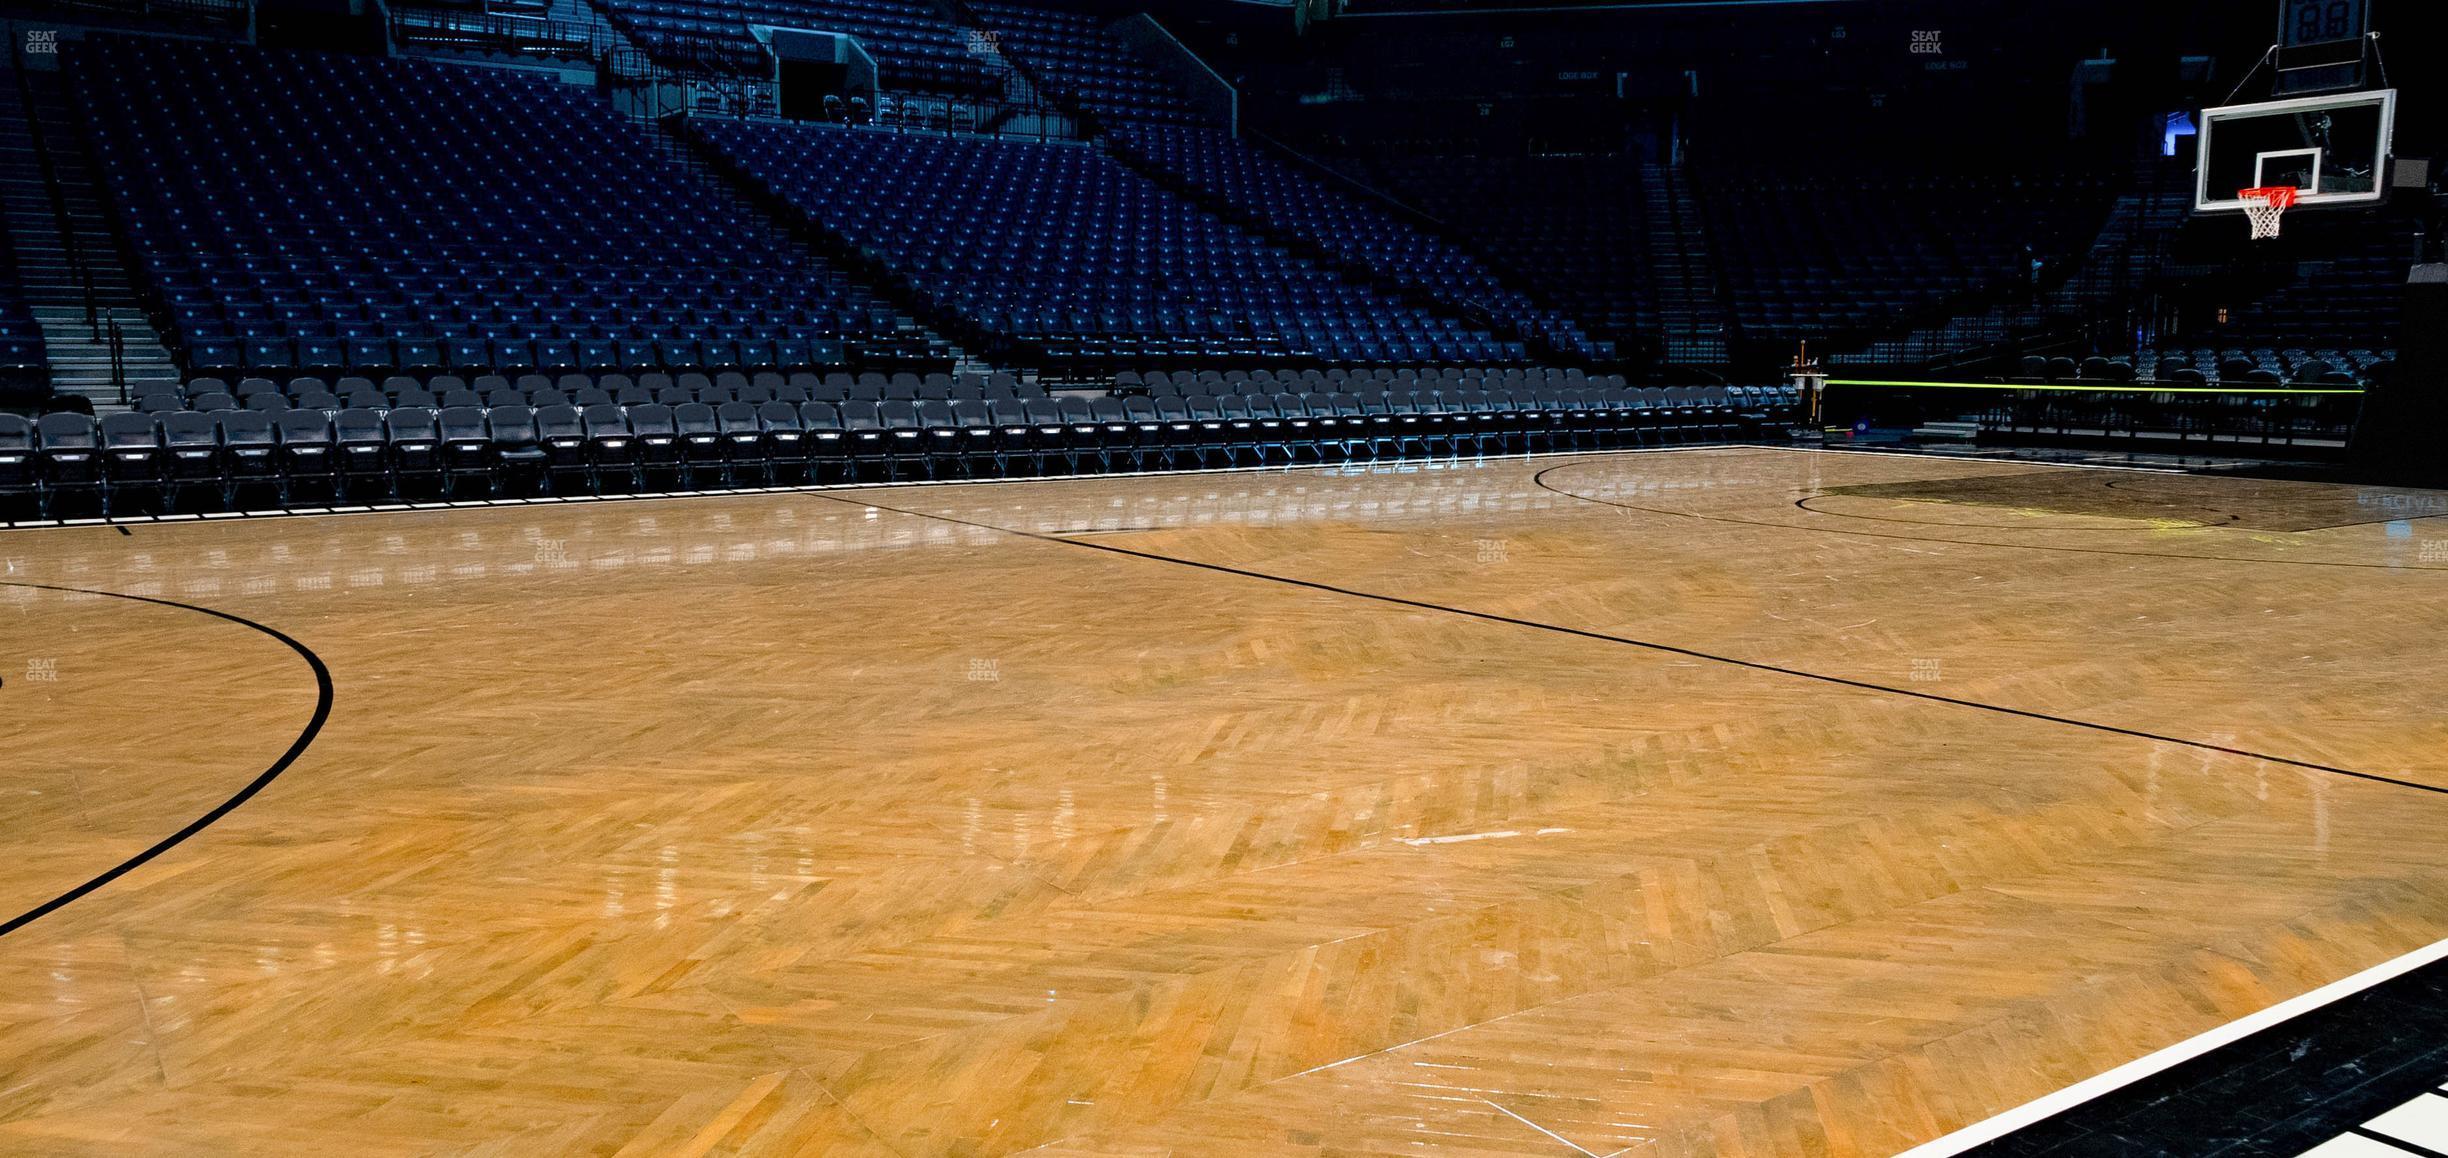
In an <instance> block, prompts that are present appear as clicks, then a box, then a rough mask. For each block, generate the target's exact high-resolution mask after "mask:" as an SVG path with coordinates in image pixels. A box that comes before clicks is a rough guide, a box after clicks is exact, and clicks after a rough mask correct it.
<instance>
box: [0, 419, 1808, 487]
mask: <svg viewBox="0 0 2448 1158" xmlns="http://www.w3.org/2000/svg"><path fill="white" fill-rule="evenodd" d="M1770 418H1771V416H1770V415H1768V414H1765V413H1758V412H1748V413H1747V412H1741V411H1737V410H1733V409H1730V408H1723V407H1697V406H1686V407H1663V406H1655V405H1649V404H1647V401H1646V400H1645V399H1642V398H1639V397H1638V396H1637V392H1632V391H1554V392H1551V393H1550V394H1549V395H1547V396H1543V397H1538V398H1534V399H1530V400H1513V399H1510V398H1507V397H1505V396H1503V395H1492V394H1486V393H1477V394H1475V395H1473V394H1472V393H1471V392H1457V394H1456V395H1455V396H1454V397H1450V398H1448V397H1445V396H1443V395H1437V394H1421V393H1399V392H1385V393H1377V394H1312V395H1292V394H1282V395H1274V396H1265V395H1256V396H1252V395H1226V396H1222V397H1212V396H1198V397H1190V398H1182V397H1174V396H1168V397H1162V398H1152V397H1146V396H1133V397H1126V398H1124V397H1114V396H1097V397H1093V398H1091V397H1083V396H1068V397H1060V398H1055V397H1038V398H1027V399H1003V400H994V401H983V402H981V401H969V400H964V401H946V400H927V401H923V402H909V401H887V402H864V401H849V402H841V403H832V402H819V401H809V402H803V403H795V404H794V403H789V402H781V401H772V402H766V403H763V404H761V405H757V404H750V403H745V402H726V403H723V404H720V405H709V404H707V403H703V402H690V403H684V404H681V405H678V406H669V405H664V404H662V403H644V404H639V405H633V406H622V405H618V404H615V403H597V404H595V405H590V406H585V407H578V406H572V405H556V406H547V407H544V408H541V409H537V408H531V407H527V406H497V407H490V408H478V407H447V408H442V409H434V408H429V407H397V408H393V409H389V410H375V409H371V408H348V409H342V410H340V411H338V412H336V413H333V412H326V411H322V410H312V409H292V410H287V411H282V412H278V413H266V412H262V411H252V410H221V411H214V412H210V413H206V412H199V411H179V412H174V413H168V414H158V415H156V414H144V413H119V414H112V415H108V416H106V417H104V418H103V419H102V420H101V422H100V423H99V424H98V425H97V424H95V423H94V422H93V420H91V419H88V418H85V417H84V416H81V415H72V414H54V415H49V416H46V417H45V418H43V419H42V421H41V422H40V423H39V424H33V425H29V424H27V423H26V422H25V421H24V420H22V419H15V418H10V417H8V416H4V415H0V507H4V508H7V509H8V510H9V511H10V512H11V514H10V516H9V517H22V516H23V515H24V514H27V513H31V514H34V515H36V516H38V517H72V516H78V515H88V514H104V515H114V514H115V515H133V514H146V513H163V512H174V511H194V510H238V509H266V508H281V507H295V506H306V505H312V506H322V505H329V504H332V503H349V504H364V503H377V502H396V501H407V500H419V499H456V498H474V497H498V496H508V495H534V494H559V495H568V494H609V493H620V492H635V491H641V490H645V491H664V490H705V489H715V488H723V487H739V486H767V485H799V484H808V483H825V482H836V481H859V480H869V479H892V480H898V479H912V478H945V477H959V478H983V477H1002V476H1014V475H1048V474H1075V473H1102V472H1111V471H1135V470H1161V469H1182V468H1189V467H1222V466H1263V465H1293V464H1303V463H1327V462H1344V461H1353V460H1367V459H1379V458H1398V457H1399V458H1411V457H1427V456H1451V455H1480V454H1494V453H1506V452H1519V451H1542V450H1561V449H1591V450H1595V449H1607V448H1613V447H1623V446H1641V445H1656V444H1662V443H1673V442H1696V441H1709V440H1722V439H1727V438H1732V437H1737V436H1740V435H1743V434H1745V433H1748V432H1751V431H1753V430H1756V429H1757V428H1758V427H1759V426H1760V425H1761V424H1762V423H1763V422H1766V421H1768V420H1770Z"/></svg>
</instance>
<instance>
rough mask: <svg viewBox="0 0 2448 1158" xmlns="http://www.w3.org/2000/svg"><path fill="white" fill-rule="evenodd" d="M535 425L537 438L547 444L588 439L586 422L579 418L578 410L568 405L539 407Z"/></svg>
mask: <svg viewBox="0 0 2448 1158" xmlns="http://www.w3.org/2000/svg"><path fill="white" fill-rule="evenodd" d="M535 424H536V437H537V438H539V439H542V440H544V441H546V442H552V441H555V440H563V441H567V440H574V439H580V438H585V437H586V422H585V421H584V420H583V419H581V418H580V417H579V415H578V408H577V407H575V406H571V405H568V404H566V403H565V404H562V405H559V406H539V407H537V408H536V412H535Z"/></svg>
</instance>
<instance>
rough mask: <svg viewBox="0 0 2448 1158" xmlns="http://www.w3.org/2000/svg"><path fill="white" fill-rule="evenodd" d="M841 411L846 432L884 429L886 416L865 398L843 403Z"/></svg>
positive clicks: (843, 427)
mask: <svg viewBox="0 0 2448 1158" xmlns="http://www.w3.org/2000/svg"><path fill="white" fill-rule="evenodd" d="M840 410H841V421H842V429H844V430H882V429H884V416H883V415H881V414H879V413H877V412H876V403H874V402H871V401H868V400H866V399H863V398H853V399H851V400H849V401H847V402H844V403H842V404H841V406H840Z"/></svg>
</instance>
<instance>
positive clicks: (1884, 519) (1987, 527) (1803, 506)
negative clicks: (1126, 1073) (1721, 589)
mask: <svg viewBox="0 0 2448 1158" xmlns="http://www.w3.org/2000/svg"><path fill="white" fill-rule="evenodd" d="M1974 477H1978V476H1974ZM1930 481H1932V482H1950V481H1953V480H1950V479H1932V480H1930ZM2109 485H2110V486H2114V485H2116V484H2114V483H2110V484H2109ZM1863 497H1865V496H1862V495H1848V494H1841V493H1837V492H1833V491H1821V492H1819V493H1817V494H1809V495H1804V496H1802V497H1801V498H1798V499H1795V500H1794V501H1793V505H1794V509H1795V510H1799V511H1808V512H1810V513H1811V514H1814V515H1818V516H1820V517H1822V518H1829V519H1860V520H1862V521H1864V522H1869V523H1900V524H1902V525H1904V526H1907V527H1951V528H1953V529H1955V530H1958V531H2008V532H2022V531H2057V532H2061V533H2064V534H2069V535H2080V534H2086V533H2091V534H2096V533H2098V532H2101V531H2116V532H2120V533H2122V532H2123V531H2125V528H2123V527H2015V526H2008V525H2006V524H2004V523H1944V522H1939V521H1938V520H1935V519H1899V518H1895V517H1893V516H1891V515H1857V514H1854V513H1852V512H1851V511H1823V510H1820V509H1819V508H1817V507H1814V506H1812V505H1811V504H1812V503H1814V502H1817V501H1819V500H1820V499H1826V498H1846V499H1857V498H1863ZM1907 501H1910V500H1907ZM1922 501H1924V502H1931V503H1937V504H1940V505H1944V506H1958V507H1969V506H1980V507H1982V508H1983V509H1985V510H1992V511H1996V510H2006V509H2008V508H2004V507H1998V506H1991V505H1988V504H1979V503H1952V502H1948V501H1947V500H1945V499H1925V500H1922ZM2050 513H2051V514H2062V515H2072V516H2074V517H2075V518H2080V519H2113V518H2117V517H2118V516H2115V515H2087V514H2083V513H2081V512H2079V511H2052V512H2050ZM2221 513H2222V514H2226V515H2227V520H2228V521H2227V522H2226V523H2197V524H2195V525H2196V526H2200V527H2204V528H2212V529H2217V530H2239V529H2245V528H2238V527H2236V526H2234V523H2235V520H2237V519H2241V518H2243V517H2244V516H2242V515H2238V514H2231V513H2227V512H2221ZM2364 525H2365V524H2362V523H2340V524H2338V526H2340V527H2359V526H2364ZM2336 529H2337V528H2336V527H2309V528H2306V530H2313V531H2331V530H2336ZM2273 533H2276V534H2300V533H2301V532H2287V531H2280V532H2273Z"/></svg>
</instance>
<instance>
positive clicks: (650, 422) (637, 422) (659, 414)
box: [629, 402, 680, 438]
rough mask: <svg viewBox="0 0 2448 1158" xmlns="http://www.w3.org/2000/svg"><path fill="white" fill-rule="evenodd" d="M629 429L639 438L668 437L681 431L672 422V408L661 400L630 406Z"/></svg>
mask: <svg viewBox="0 0 2448 1158" xmlns="http://www.w3.org/2000/svg"><path fill="white" fill-rule="evenodd" d="M629 430H630V432H631V433H633V434H635V435H637V436H638V437H639V438H667V437H671V436H674V435H677V434H679V433H680V428H679V427H678V426H676V425H674V424H673V422H672V408H671V407H669V406H665V405H663V404H662V403H660V402H648V403H645V404H643V405H639V406H632V407H630V408H629Z"/></svg>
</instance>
